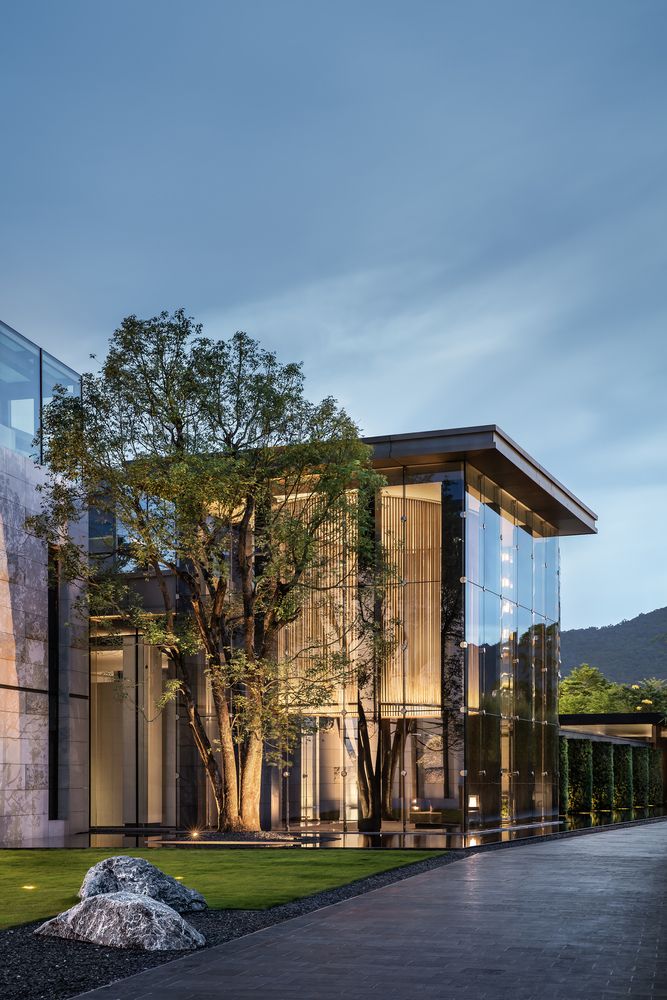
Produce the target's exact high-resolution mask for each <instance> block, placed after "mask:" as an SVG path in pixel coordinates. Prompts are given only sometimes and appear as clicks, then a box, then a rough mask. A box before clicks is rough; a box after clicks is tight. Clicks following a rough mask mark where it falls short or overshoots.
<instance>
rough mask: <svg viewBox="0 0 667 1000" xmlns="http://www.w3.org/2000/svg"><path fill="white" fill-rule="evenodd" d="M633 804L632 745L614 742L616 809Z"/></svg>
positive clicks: (628, 807)
mask: <svg viewBox="0 0 667 1000" xmlns="http://www.w3.org/2000/svg"><path fill="white" fill-rule="evenodd" d="M632 806H633V773H632V747H631V746H629V745H628V744H623V743H615V744H614V809H631V808H632Z"/></svg>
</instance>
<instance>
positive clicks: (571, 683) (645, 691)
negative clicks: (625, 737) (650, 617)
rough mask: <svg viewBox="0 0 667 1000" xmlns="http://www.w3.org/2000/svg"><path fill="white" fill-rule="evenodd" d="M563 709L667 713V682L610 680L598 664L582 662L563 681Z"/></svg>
mask: <svg viewBox="0 0 667 1000" xmlns="http://www.w3.org/2000/svg"><path fill="white" fill-rule="evenodd" d="M559 711H560V712H561V713H563V714H576V713H586V712H589V713H593V712H665V713H667V681H663V680H660V679H659V678H657V677H648V678H645V679H644V680H641V681H638V682H636V683H633V684H618V683H616V682H615V681H610V680H608V678H606V677H605V676H604V674H603V673H602V672H601V671H600V670H598V668H597V667H592V666H590V665H589V664H588V663H582V664H581V665H580V666H578V667H575V668H574V670H572V672H571V673H570V674H569V675H568V676H567V677H565V678H564V679H563V680H562V681H561V684H560V692H559Z"/></svg>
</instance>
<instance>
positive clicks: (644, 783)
mask: <svg viewBox="0 0 667 1000" xmlns="http://www.w3.org/2000/svg"><path fill="white" fill-rule="evenodd" d="M648 750H649V748H648V747H633V748H632V788H633V793H632V799H633V805H634V806H635V808H636V809H645V808H646V806H647V805H648V791H649V759H648Z"/></svg>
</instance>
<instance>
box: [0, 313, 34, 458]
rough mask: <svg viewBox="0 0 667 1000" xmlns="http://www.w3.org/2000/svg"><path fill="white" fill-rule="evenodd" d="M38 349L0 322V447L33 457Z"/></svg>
mask: <svg viewBox="0 0 667 1000" xmlns="http://www.w3.org/2000/svg"><path fill="white" fill-rule="evenodd" d="M38 426H39V348H38V347H35V346H34V344H31V343H30V342H29V341H27V340H25V339H24V338H23V337H21V336H20V334H18V333H16V332H15V331H14V330H12V329H11V328H10V327H8V326H5V324H4V323H0V445H3V446H4V447H5V448H11V450H12V451H16V452H18V453H19V454H20V455H26V456H29V457H33V458H37V457H38V449H36V447H35V446H34V445H33V439H34V437H35V434H36V433H37V428H38Z"/></svg>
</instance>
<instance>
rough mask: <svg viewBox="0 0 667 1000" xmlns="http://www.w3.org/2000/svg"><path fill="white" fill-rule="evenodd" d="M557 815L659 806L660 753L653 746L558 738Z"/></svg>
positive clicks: (661, 781)
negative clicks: (558, 812)
mask: <svg viewBox="0 0 667 1000" xmlns="http://www.w3.org/2000/svg"><path fill="white" fill-rule="evenodd" d="M559 757H560V781H559V790H560V812H561V813H566V812H591V811H595V812H597V811H601V810H610V809H631V808H633V807H634V808H635V809H645V808H646V807H647V806H659V805H662V804H663V801H664V799H665V795H664V778H663V753H662V750H658V749H656V748H654V747H637V746H635V747H633V746H630V745H629V744H624V743H605V742H603V741H600V740H587V739H582V740H578V739H567V737H565V736H561V737H560V741H559Z"/></svg>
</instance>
